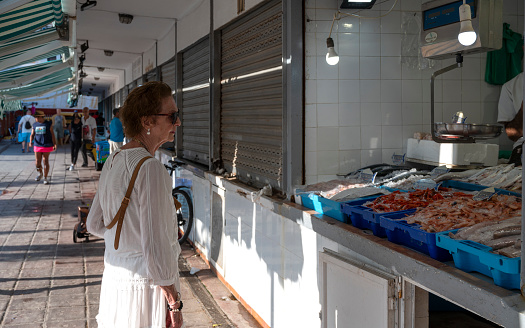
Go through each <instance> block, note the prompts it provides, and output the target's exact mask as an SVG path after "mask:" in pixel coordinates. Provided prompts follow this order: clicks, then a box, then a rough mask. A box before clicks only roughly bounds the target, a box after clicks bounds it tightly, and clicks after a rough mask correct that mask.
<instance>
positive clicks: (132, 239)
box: [87, 148, 180, 327]
mask: <svg viewBox="0 0 525 328" xmlns="http://www.w3.org/2000/svg"><path fill="white" fill-rule="evenodd" d="M146 156H151V155H150V154H149V153H148V152H147V151H146V150H145V149H143V148H133V149H125V150H119V151H116V152H114V153H113V154H111V155H110V156H109V158H108V159H107V161H106V163H105V164H104V168H103V170H102V173H101V176H100V181H99V187H98V191H97V194H96V195H95V199H94V200H93V204H92V205H91V208H90V211H89V215H88V218H87V229H88V231H89V232H90V233H92V234H94V235H96V236H99V237H103V238H104V241H105V244H106V250H105V254H104V275H103V277H102V286H101V295H100V308H99V314H98V315H97V321H98V323H99V326H101V327H163V325H165V313H166V312H165V311H166V309H165V304H166V302H165V300H164V296H163V294H162V292H161V290H160V288H158V286H169V285H171V284H175V287H176V289H177V291H180V284H179V270H178V257H179V255H180V246H179V243H178V238H177V220H176V210H175V205H174V204H173V197H172V195H171V179H170V176H169V174H168V172H167V171H166V169H165V168H164V165H162V163H161V162H159V161H158V160H157V159H155V158H150V159H148V160H146V161H145V162H144V163H143V164H142V167H141V168H140V170H139V173H138V176H137V179H136V181H135V185H134V188H133V191H132V193H131V197H130V202H129V205H128V208H127V210H126V214H125V216H124V221H123V225H122V231H121V234H120V243H119V248H118V250H115V248H114V241H115V232H116V229H117V225H115V226H113V227H112V228H111V229H106V227H105V226H106V225H108V224H109V223H110V222H111V221H112V220H113V218H114V216H115V214H116V213H117V211H118V210H119V208H120V205H121V203H122V199H123V198H124V196H125V194H126V190H127V188H128V185H129V182H130V180H131V176H132V174H133V171H134V169H135V167H136V165H137V164H138V162H139V161H140V160H141V159H142V158H144V157H146ZM124 321H125V322H124Z"/></svg>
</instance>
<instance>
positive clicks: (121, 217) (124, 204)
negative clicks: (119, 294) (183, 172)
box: [106, 156, 153, 250]
mask: <svg viewBox="0 0 525 328" xmlns="http://www.w3.org/2000/svg"><path fill="white" fill-rule="evenodd" d="M150 158H153V157H152V156H146V157H144V158H143V159H141V160H140V162H139V163H138V164H137V166H136V167H135V170H134V171H133V175H132V176H131V180H130V181H129V186H128V190H126V196H124V199H122V204H121V205H120V208H119V210H118V212H117V214H116V215H115V217H114V218H113V220H112V221H111V222H110V223H109V224H108V225H107V226H106V228H107V229H111V228H113V226H114V225H115V224H116V223H117V222H118V224H117V232H116V233H115V244H114V247H115V250H117V249H118V244H119V240H120V231H121V230H122V223H123V222H124V214H126V209H127V208H128V204H129V201H130V199H129V197H131V192H132V191H133V186H134V185H135V180H136V179H137V175H138V174H139V170H140V167H141V166H142V164H143V163H144V162H145V161H146V160H147V159H150Z"/></svg>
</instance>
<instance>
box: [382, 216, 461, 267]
mask: <svg viewBox="0 0 525 328" xmlns="http://www.w3.org/2000/svg"><path fill="white" fill-rule="evenodd" d="M415 212H416V210H415V209H411V210H407V211H403V212H392V213H383V214H382V215H381V216H380V218H379V224H380V226H381V227H382V228H383V229H384V230H385V233H386V237H387V238H388V240H389V241H390V242H393V243H395V244H399V245H404V246H407V247H408V248H411V249H415V250H417V251H419V252H421V253H424V254H427V255H429V256H430V257H431V258H433V259H435V260H438V261H449V260H451V259H452V256H451V255H450V253H449V252H448V251H447V250H445V249H443V248H439V247H438V246H437V245H436V233H435V232H427V231H425V230H422V229H421V228H420V225H419V224H415V223H413V224H409V223H407V220H406V217H407V215H411V214H413V213H415Z"/></svg>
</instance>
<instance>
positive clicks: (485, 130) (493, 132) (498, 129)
mask: <svg viewBox="0 0 525 328" xmlns="http://www.w3.org/2000/svg"><path fill="white" fill-rule="evenodd" d="M502 132H503V126H501V125H497V124H470V123H441V122H438V123H434V133H435V135H436V136H437V137H439V138H441V139H458V138H469V137H471V138H474V139H492V138H496V137H498V136H499V135H500V134H501V133H502Z"/></svg>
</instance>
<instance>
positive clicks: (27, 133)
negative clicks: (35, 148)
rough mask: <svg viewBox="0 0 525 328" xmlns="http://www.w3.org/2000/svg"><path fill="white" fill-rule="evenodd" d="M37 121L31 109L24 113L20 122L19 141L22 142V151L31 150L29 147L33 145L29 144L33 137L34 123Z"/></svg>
mask: <svg viewBox="0 0 525 328" xmlns="http://www.w3.org/2000/svg"><path fill="white" fill-rule="evenodd" d="M35 122H36V120H35V118H34V117H33V116H32V115H31V110H30V109H28V110H26V115H24V116H23V117H22V118H21V119H20V122H19V123H18V142H21V143H22V153H25V152H28V153H29V152H30V150H29V148H31V146H29V141H30V138H31V131H32V128H33V124H34V123H35ZM26 145H27V147H26Z"/></svg>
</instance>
